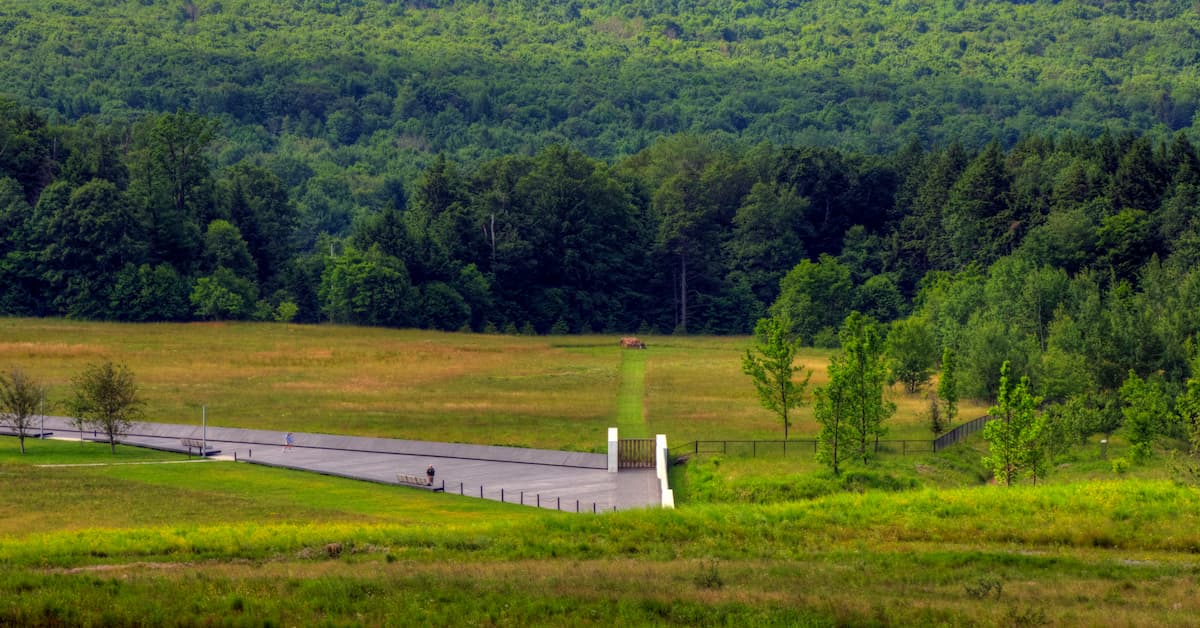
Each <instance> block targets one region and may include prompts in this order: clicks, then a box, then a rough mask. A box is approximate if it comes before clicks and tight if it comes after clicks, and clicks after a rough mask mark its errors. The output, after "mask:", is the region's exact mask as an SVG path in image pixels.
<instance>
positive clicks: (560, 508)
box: [557, 497, 562, 510]
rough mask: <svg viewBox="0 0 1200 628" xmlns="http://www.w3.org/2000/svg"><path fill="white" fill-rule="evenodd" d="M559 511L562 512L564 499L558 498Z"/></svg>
mask: <svg viewBox="0 0 1200 628" xmlns="http://www.w3.org/2000/svg"><path fill="white" fill-rule="evenodd" d="M557 509H558V510H562V497H559V498H558V508H557Z"/></svg>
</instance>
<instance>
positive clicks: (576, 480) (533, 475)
mask: <svg viewBox="0 0 1200 628" xmlns="http://www.w3.org/2000/svg"><path fill="white" fill-rule="evenodd" d="M45 429H46V431H47V432H53V433H54V436H55V437H76V438H77V437H78V435H79V431H78V430H77V429H75V428H74V427H73V426H71V423H70V420H69V419H67V418H66V417H46V419H45ZM285 435H286V433H285V432H276V431H270V430H249V429H242V428H228V427H212V426H210V427H208V429H207V430H206V431H205V433H204V434H202V433H201V428H200V426H198V425H176V424H170V423H149V422H138V423H135V424H134V425H133V428H132V429H130V430H129V433H128V434H126V435H125V436H122V437H121V439H120V442H121V443H122V444H125V445H135V446H140V447H151V448H154V449H163V450H167V451H178V452H184V451H186V448H185V447H184V445H183V443H182V442H181V441H182V440H183V439H194V440H201V439H202V438H203V439H205V440H206V442H207V443H208V446H209V448H211V449H217V450H220V453H219V454H218V455H216V456H214V458H215V459H219V460H237V461H239V462H249V463H254V464H262V465H268V466H275V467H285V468H289V469H298V470H302V471H314V472H317V473H323V474H326V475H336V476H341V477H346V478H352V479H356V480H367V481H371V482H381V483H385V484H396V483H397V481H396V474H398V473H403V474H407V475H416V476H420V477H424V476H425V469H426V467H428V466H429V465H430V464H432V465H433V466H434V468H435V469H436V471H437V475H436V481H435V485H436V486H438V487H442V486H444V487H445V491H446V492H447V493H451V494H461V495H465V496H470V497H476V498H478V497H483V498H485V499H494V500H500V499H501V498H502V497H503V500H504V501H506V502H510V503H524V504H525V505H528V506H537V505H540V506H541V507H542V508H551V509H555V508H558V509H561V510H566V511H570V512H576V510H578V511H579V512H603V511H611V510H613V509H616V510H627V509H630V508H646V507H652V506H658V505H659V504H660V503H661V497H660V495H659V492H660V491H659V486H658V481H657V478H656V476H655V474H654V470H653V469H626V470H622V471H621V472H620V473H609V472H608V471H607V465H608V461H607V456H606V455H605V454H591V453H581V452H568V451H552V450H545V449H525V448H520V447H496V446H486V445H467V444H455V443H436V442H426V441H412V440H399V439H390V438H368V437H361V436H339V435H333V434H311V433H300V432H296V433H295V434H293V446H292V447H291V448H285V447H284V437H285ZM84 438H86V439H88V440H95V439H102V438H103V435H97V436H95V437H94V436H93V435H92V434H91V433H90V432H85V433H84ZM416 490H421V489H416Z"/></svg>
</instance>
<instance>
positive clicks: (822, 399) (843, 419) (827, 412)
mask: <svg viewBox="0 0 1200 628" xmlns="http://www.w3.org/2000/svg"><path fill="white" fill-rule="evenodd" d="M849 370H850V369H849V368H848V367H847V365H846V357H845V356H844V355H840V354H839V355H835V356H833V357H831V358H830V359H829V383H828V384H827V385H825V386H820V387H817V388H816V389H815V390H813V416H814V417H815V418H816V419H817V423H818V424H820V426H821V431H820V432H819V433H818V434H817V460H818V461H820V462H823V463H825V464H827V465H829V468H830V469H832V470H833V474H834V475H838V474H839V473H841V467H840V465H841V461H842V458H843V457H844V455H843V451H842V447H843V445H844V443H846V442H847V441H849V439H850V436H849V429H848V424H849V413H850V401H849V398H848V395H847V394H846V388H847V387H846V380H847V374H848V373H849Z"/></svg>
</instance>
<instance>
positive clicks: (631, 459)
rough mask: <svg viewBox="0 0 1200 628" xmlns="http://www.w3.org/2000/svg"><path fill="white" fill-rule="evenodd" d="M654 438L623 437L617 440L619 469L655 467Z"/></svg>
mask: <svg viewBox="0 0 1200 628" xmlns="http://www.w3.org/2000/svg"><path fill="white" fill-rule="evenodd" d="M654 466H655V458H654V439H653V438H622V439H620V440H618V441H617V468H618V469H653V468H654Z"/></svg>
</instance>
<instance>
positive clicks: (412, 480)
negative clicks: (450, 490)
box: [396, 473, 446, 493]
mask: <svg viewBox="0 0 1200 628" xmlns="http://www.w3.org/2000/svg"><path fill="white" fill-rule="evenodd" d="M396 482H398V483H400V484H404V485H406V486H416V487H418V488H424V489H428V490H431V491H433V492H435V493H442V492H444V491H445V490H446V485H445V483H443V484H442V485H441V486H433V485H431V484H430V483H429V478H428V477H421V476H419V475H409V474H407V473H397V474H396Z"/></svg>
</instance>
